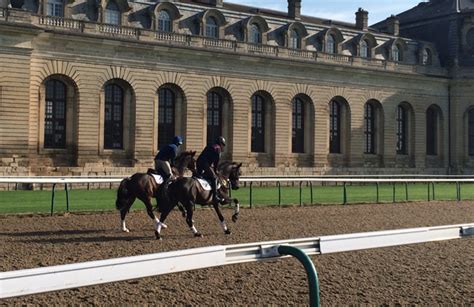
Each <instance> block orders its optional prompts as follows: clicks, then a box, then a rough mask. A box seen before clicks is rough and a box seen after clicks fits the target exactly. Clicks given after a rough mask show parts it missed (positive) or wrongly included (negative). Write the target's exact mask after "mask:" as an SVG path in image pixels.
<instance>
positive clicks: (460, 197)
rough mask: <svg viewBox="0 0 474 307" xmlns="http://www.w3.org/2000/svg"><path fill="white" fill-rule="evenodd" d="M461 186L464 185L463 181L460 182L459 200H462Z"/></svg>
mask: <svg viewBox="0 0 474 307" xmlns="http://www.w3.org/2000/svg"><path fill="white" fill-rule="evenodd" d="M461 187H462V182H460V183H459V201H461V200H462V194H461Z"/></svg>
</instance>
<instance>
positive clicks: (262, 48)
mask: <svg viewBox="0 0 474 307" xmlns="http://www.w3.org/2000/svg"><path fill="white" fill-rule="evenodd" d="M248 51H249V52H250V53H261V54H270V55H277V54H278V47H275V46H270V45H262V44H248Z"/></svg>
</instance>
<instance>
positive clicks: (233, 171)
mask: <svg viewBox="0 0 474 307" xmlns="http://www.w3.org/2000/svg"><path fill="white" fill-rule="evenodd" d="M241 167H242V163H236V162H225V163H223V164H222V165H221V166H220V167H219V173H220V174H221V175H222V177H223V178H225V179H228V180H229V181H230V184H231V187H232V190H238V189H239V188H240V176H242V171H241V170H240V168H241Z"/></svg>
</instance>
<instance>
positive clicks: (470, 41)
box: [466, 28, 474, 49]
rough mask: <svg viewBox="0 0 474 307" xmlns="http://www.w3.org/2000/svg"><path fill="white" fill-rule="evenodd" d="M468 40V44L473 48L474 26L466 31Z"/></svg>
mask: <svg viewBox="0 0 474 307" xmlns="http://www.w3.org/2000/svg"><path fill="white" fill-rule="evenodd" d="M466 42H467V45H468V46H469V47H470V48H471V49H474V28H471V29H469V30H468V31H467V33H466Z"/></svg>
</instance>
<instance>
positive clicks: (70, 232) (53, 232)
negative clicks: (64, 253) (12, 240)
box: [0, 229, 109, 237]
mask: <svg viewBox="0 0 474 307" xmlns="http://www.w3.org/2000/svg"><path fill="white" fill-rule="evenodd" d="M107 231H109V230H107V229H85V230H77V229H74V230H48V231H26V232H0V236H9V237H39V236H42V237H44V236H54V235H58V236H63V235H83V234H89V233H100V232H107Z"/></svg>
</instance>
